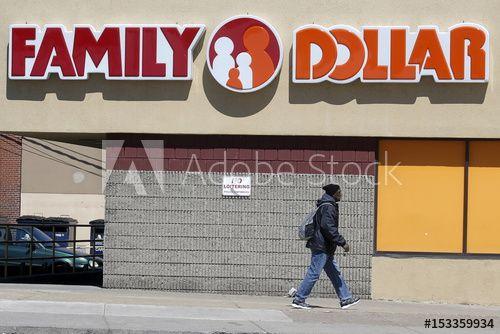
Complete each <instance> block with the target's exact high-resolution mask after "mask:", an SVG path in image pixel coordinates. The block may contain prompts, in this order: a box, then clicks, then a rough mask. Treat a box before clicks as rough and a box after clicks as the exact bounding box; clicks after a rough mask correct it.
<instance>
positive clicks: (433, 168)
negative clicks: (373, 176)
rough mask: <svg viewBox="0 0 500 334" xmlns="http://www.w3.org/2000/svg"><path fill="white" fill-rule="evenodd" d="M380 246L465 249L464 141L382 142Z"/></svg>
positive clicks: (388, 248)
mask: <svg viewBox="0 0 500 334" xmlns="http://www.w3.org/2000/svg"><path fill="white" fill-rule="evenodd" d="M379 160H380V165H379V167H378V179H379V185H378V206H377V250H378V251H407V252H443V253H460V252H462V243H463V205H464V165H465V142H463V141H440V140H382V141H380V146H379Z"/></svg>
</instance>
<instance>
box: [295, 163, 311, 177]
mask: <svg viewBox="0 0 500 334" xmlns="http://www.w3.org/2000/svg"><path fill="white" fill-rule="evenodd" d="M297 173H299V174H311V167H310V166H309V163H308V162H305V161H300V162H298V163H297Z"/></svg>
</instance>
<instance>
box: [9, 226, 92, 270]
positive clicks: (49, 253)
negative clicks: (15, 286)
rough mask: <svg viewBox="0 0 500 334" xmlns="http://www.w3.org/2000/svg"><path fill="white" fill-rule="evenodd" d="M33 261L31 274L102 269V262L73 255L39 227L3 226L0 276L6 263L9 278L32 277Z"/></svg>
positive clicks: (81, 254)
mask: <svg viewBox="0 0 500 334" xmlns="http://www.w3.org/2000/svg"><path fill="white" fill-rule="evenodd" d="M6 241H10V242H9V243H8V244H7V242H6ZM73 255H75V258H74V259H73ZM30 257H31V258H32V260H31V268H32V271H31V272H32V274H39V273H51V272H52V265H54V271H55V272H56V273H64V272H72V271H73V267H74V270H75V271H78V272H81V271H86V270H93V269H102V258H100V257H95V258H94V257H92V255H89V254H83V253H81V252H78V251H77V252H75V253H73V250H72V249H70V248H67V247H61V245H59V244H58V243H56V242H54V241H53V240H52V238H50V237H49V236H48V235H47V234H45V233H43V232H42V231H40V230H39V229H38V228H36V227H30V226H16V225H11V226H9V227H8V228H7V227H6V226H5V225H4V226H0V272H1V271H3V270H2V269H1V267H3V266H5V263H6V262H7V267H8V275H9V276H11V275H13V276H15V275H25V274H27V273H29V266H30Z"/></svg>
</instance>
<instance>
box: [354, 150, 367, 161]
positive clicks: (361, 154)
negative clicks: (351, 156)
mask: <svg viewBox="0 0 500 334" xmlns="http://www.w3.org/2000/svg"><path fill="white" fill-rule="evenodd" d="M368 159H369V155H368V151H356V161H357V162H367V161H369V160H368Z"/></svg>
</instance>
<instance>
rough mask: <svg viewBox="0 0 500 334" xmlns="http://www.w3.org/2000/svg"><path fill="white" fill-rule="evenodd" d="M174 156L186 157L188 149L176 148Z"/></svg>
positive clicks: (178, 157)
mask: <svg viewBox="0 0 500 334" xmlns="http://www.w3.org/2000/svg"><path fill="white" fill-rule="evenodd" d="M175 157H176V158H177V159H183V158H187V157H188V150H187V148H176V149H175Z"/></svg>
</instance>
